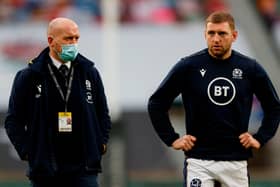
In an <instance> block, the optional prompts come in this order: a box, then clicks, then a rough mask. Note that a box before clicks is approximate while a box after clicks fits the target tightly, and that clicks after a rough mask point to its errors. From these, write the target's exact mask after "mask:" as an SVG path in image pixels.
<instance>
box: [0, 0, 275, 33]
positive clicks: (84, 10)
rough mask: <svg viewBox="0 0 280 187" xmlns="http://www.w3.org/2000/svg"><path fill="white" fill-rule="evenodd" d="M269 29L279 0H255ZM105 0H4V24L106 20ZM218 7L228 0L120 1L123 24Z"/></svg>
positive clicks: (0, 5)
mask: <svg viewBox="0 0 280 187" xmlns="http://www.w3.org/2000/svg"><path fill="white" fill-rule="evenodd" d="M251 1H252V3H253V4H255V7H256V9H257V10H258V12H259V13H260V15H261V16H262V18H263V20H264V21H265V24H266V25H267V27H268V28H272V27H273V25H274V24H275V23H276V22H279V20H280V16H279V14H280V6H279V1H277V0H251ZM101 4H102V0H48V1H45V0H1V1H0V23H5V22H11V21H12V22H21V21H26V22H34V21H49V20H50V19H52V18H54V17H57V16H70V15H72V16H73V15H79V16H78V17H79V19H80V21H92V22H97V23H99V22H100V21H102V8H101ZM217 9H224V10H227V9H229V7H228V5H227V3H226V1H225V0H120V7H119V12H120V15H119V17H120V21H121V23H153V24H169V23H180V22H186V21H189V20H193V19H200V18H202V17H203V16H205V15H208V14H209V13H210V12H212V11H214V10H217Z"/></svg>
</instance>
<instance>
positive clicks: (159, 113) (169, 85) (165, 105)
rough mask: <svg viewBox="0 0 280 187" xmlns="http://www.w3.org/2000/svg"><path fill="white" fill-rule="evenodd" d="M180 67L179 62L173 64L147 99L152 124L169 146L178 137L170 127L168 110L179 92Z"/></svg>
mask: <svg viewBox="0 0 280 187" xmlns="http://www.w3.org/2000/svg"><path fill="white" fill-rule="evenodd" d="M180 69H181V68H180V65H179V64H177V65H175V66H174V67H173V69H172V70H171V71H170V72H169V73H168V75H167V76H166V77H165V79H164V80H163V81H162V83H161V84H160V86H159V88H158V89H157V90H156V91H155V92H154V93H153V94H152V96H151V97H150V98H149V101H148V112H149V116H150V119H151V122H152V125H153V127H154V129H155V131H156V133H157V134H158V136H159V137H160V138H161V140H162V141H163V142H164V143H165V144H166V145H167V146H171V145H172V143H173V142H174V141H175V140H176V139H178V138H179V134H178V133H176V132H175V130H174V128H173V127H172V124H171V121H170V118H169V115H168V111H169V109H170V107H171V105H172V103H173V101H174V99H175V98H176V97H177V96H178V95H179V94H180V92H181V89H180V85H181V84H180Z"/></svg>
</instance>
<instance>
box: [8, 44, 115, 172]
mask: <svg viewBox="0 0 280 187" xmlns="http://www.w3.org/2000/svg"><path fill="white" fill-rule="evenodd" d="M48 63H51V59H50V57H49V48H46V49H45V50H44V51H42V53H41V54H40V55H39V56H38V57H37V58H35V59H34V60H32V61H31V63H30V64H29V66H28V67H27V68H25V69H23V70H21V71H19V72H18V73H17V74H16V77H15V79H14V83H13V87H12V91H11V96H10V101H9V109H8V113H7V117H6V120H5V128H6V132H7V134H8V136H9V138H10V140H11V142H12V144H13V145H14V147H15V149H16V151H17V153H18V154H19V156H20V158H21V159H22V160H28V164H29V173H28V175H29V176H30V177H33V176H53V175H55V173H56V171H57V160H56V158H54V150H55V147H54V140H56V139H55V136H56V134H55V130H54V129H55V128H56V127H57V124H56V125H55V127H54V124H52V123H53V122H52V121H51V118H52V116H50V115H51V114H55V115H57V112H63V107H62V108H58V109H57V111H50V108H54V107H53V106H52V107H50V106H51V104H53V103H54V102H58V104H59V102H62V101H63V100H62V101H59V100H58V99H57V98H54V93H51V92H50V88H51V87H53V85H54V82H53V81H52V80H51V79H50V73H49V70H48V67H47V64H48ZM72 66H73V67H74V70H75V71H74V79H73V86H72V92H71V95H70V98H69V105H70V106H69V107H68V108H69V111H70V112H72V116H73V131H74V128H75V126H78V129H79V131H80V135H79V136H78V137H80V140H78V141H77V143H78V144H80V143H81V145H76V147H82V149H81V150H82V151H83V153H82V154H81V155H82V157H83V163H82V164H83V168H84V169H85V171H88V172H93V173H98V172H101V163H100V162H101V157H102V151H103V145H104V144H105V145H106V144H107V142H108V139H109V131H110V129H111V121H110V116H109V111H108V107H107V102H106V97H105V93H104V88H103V84H102V81H101V77H100V75H99V73H98V71H97V69H96V68H95V67H94V64H93V63H92V62H91V61H89V60H88V59H86V58H85V57H83V56H82V55H80V54H78V56H77V57H76V59H75V60H74V61H73V62H72ZM56 93H57V95H58V97H60V96H59V93H58V91H57V90H56ZM60 110H62V111H60ZM77 115H79V116H78V117H77ZM75 116H76V121H75ZM72 143H75V140H74V141H73V142H72ZM72 146H74V145H73V144H72ZM73 154H74V153H73Z"/></svg>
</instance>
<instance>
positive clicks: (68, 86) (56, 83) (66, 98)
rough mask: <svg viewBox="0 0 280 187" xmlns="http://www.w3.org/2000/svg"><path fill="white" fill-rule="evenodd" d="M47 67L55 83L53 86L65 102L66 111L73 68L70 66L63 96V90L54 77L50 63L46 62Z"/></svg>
mask: <svg viewBox="0 0 280 187" xmlns="http://www.w3.org/2000/svg"><path fill="white" fill-rule="evenodd" d="M48 68H49V71H50V73H51V77H52V79H53V81H54V83H55V86H56V88H57V90H58V91H59V93H60V96H61V97H62V99H63V101H64V102H65V112H67V103H68V100H69V96H70V93H71V88H72V82H73V75H74V68H73V67H72V68H71V72H70V79H69V84H67V92H66V97H65V96H64V94H63V91H62V89H61V87H60V85H59V84H58V81H57V79H56V77H55V75H54V72H53V70H52V68H51V66H50V64H48Z"/></svg>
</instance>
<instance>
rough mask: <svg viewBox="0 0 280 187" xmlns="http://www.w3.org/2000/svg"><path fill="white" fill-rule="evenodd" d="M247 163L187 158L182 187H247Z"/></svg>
mask: <svg viewBox="0 0 280 187" xmlns="http://www.w3.org/2000/svg"><path fill="white" fill-rule="evenodd" d="M247 165H248V164H247V161H246V160H244V161H214V160H200V159H194V158H187V159H186V160H185V167H184V187H214V183H215V181H218V182H219V183H220V184H221V187H249V175H248V168H247Z"/></svg>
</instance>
